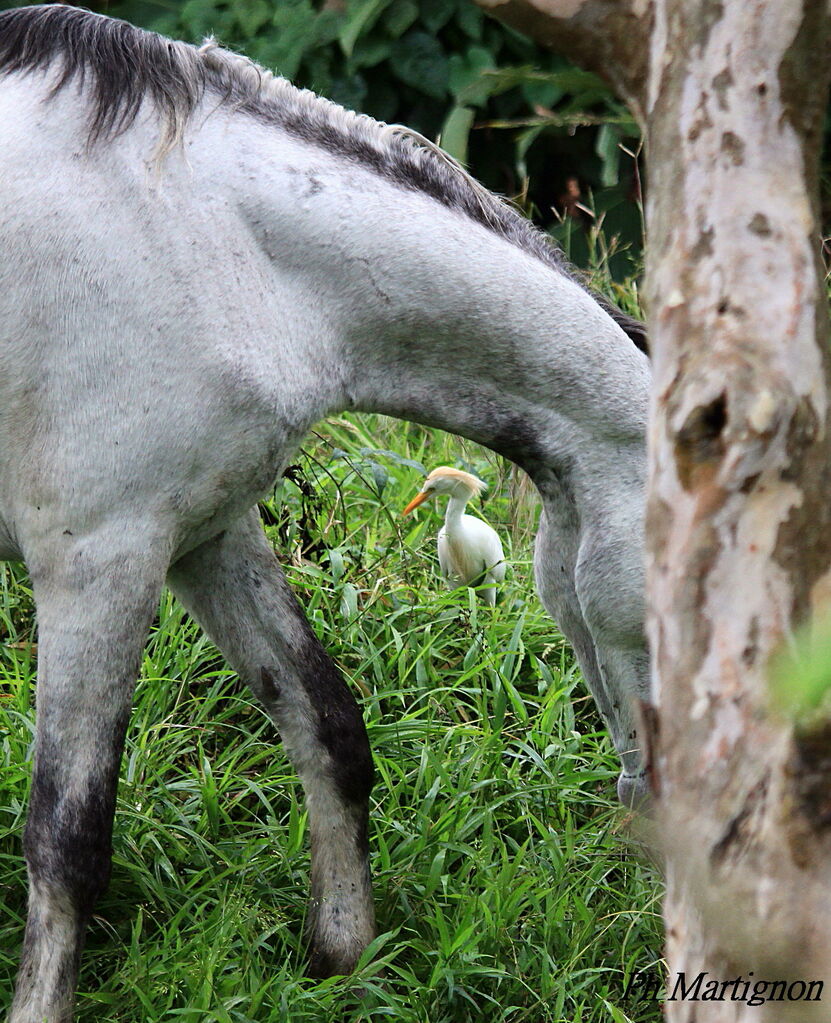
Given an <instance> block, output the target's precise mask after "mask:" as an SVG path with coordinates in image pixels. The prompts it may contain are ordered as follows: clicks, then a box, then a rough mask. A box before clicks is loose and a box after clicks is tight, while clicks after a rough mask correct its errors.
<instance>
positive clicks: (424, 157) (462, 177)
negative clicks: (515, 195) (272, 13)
mask: <svg viewBox="0 0 831 1023" xmlns="http://www.w3.org/2000/svg"><path fill="white" fill-rule="evenodd" d="M55 62H58V64H59V67H60V74H59V75H58V77H57V78H56V80H55V83H54V85H53V87H52V95H55V94H56V93H57V92H59V91H60V90H61V89H63V88H64V86H66V85H68V84H69V83H70V82H72V81H73V80H75V79H78V81H79V82H80V84H81V87H82V88H84V89H85V90H86V91H88V92H89V94H90V97H91V104H90V117H89V135H88V141H89V143H90V145H93V144H95V143H96V142H98V141H99V140H106V139H109V138H113V137H115V136H117V135H119V134H121V133H122V132H124V131H126V130H127V129H128V128H129V127H130V126H131V124H132V123H133V121H134V120H135V119H136V117H137V116H138V113H139V109H140V108H141V105H142V102H143V101H144V100H145V99H148V98H149V99H150V100H151V101H152V103H153V104H154V105H155V107H156V109H157V110H158V112H159V116H160V119H161V132H162V134H161V138H160V141H159V149H158V152H159V153H160V154H163V153H166V152H168V151H169V150H171V149H172V148H173V147H174V146H176V145H177V144H178V142H179V141H180V140H181V138H182V136H183V133H184V130H185V127H186V125H187V123H188V120H189V119H190V116H191V114H192V113H193V111H194V109H195V108H196V106H197V105H198V103H199V102H200V100H201V99H202V98H203V96H204V95H205V93H206V92H210V93H212V94H215V95H216V96H218V97H219V98H220V100H221V101H222V102H226V103H230V104H232V105H233V106H234V107H235V108H236V109H238V110H240V111H242V112H244V113H246V114H248V115H250V116H253V117H255V118H257V119H258V120H260V121H264V122H266V123H268V124H273V125H275V126H278V127H280V128H282V129H283V130H285V131H287V132H289V133H291V134H292V135H294V136H296V137H298V138H301V139H303V140H305V141H307V142H310V143H312V144H314V145H319V146H321V147H323V148H325V149H327V150H329V151H330V152H336V153H338V154H340V155H342V156H344V157H346V158H347V159H352V160H357V161H359V162H360V163H362V164H364V165H369V166H370V167H372V168H373V169H374V170H376V171H377V172H378V173H379V174H381V175H383V176H384V177H386V178H388V179H390V180H392V181H394V182H396V183H397V184H399V185H402V186H404V187H406V188H411V189H417V190H419V191H422V192H425V193H427V194H428V195H430V196H432V197H433V198H435V199H437V200H438V201H439V202H441V203H442V204H443V205H445V206H448V207H450V208H451V209H456V210H460V211H462V212H463V213H465V214H467V215H468V216H469V217H471V218H472V219H473V220H475V221H477V222H479V223H480V224H483V225H485V226H486V227H488V228H489V229H490V230H492V231H494V232H495V233H497V234H499V235H501V236H502V237H504V238H505V239H506V240H507V241H509V242H511V243H512V244H514V245H516V246H517V247H519V248H521V249H523V250H524V251H526V252H529V253H530V254H531V255H533V256H535V257H536V258H537V259H540V260H541V261H542V262H544V263H546V264H548V265H549V266H550V267H552V269H554V270H557V271H558V272H559V273H563V274H565V275H567V276H569V277H571V278H572V279H574V280H576V281H577V282H578V283H579V284H581V285H583V286H584V287H586V285H585V282H584V281H582V280H581V279H580V276H579V274H577V272H576V271H575V270H574V269H573V268H572V267H570V266H569V264H568V262H567V261H566V259H565V257H564V255H563V253H562V252H561V251H560V249H558V248H557V247H556V246H555V245H554V244H553V243H552V242H551V241H550V239H549V238H548V236H547V235H545V234H544V233H543V232H541V231H539V230H538V229H537V228H535V227H534V226H533V224H531V223H530V221H528V220H527V219H525V217H523V216H522V215H521V214H519V213H518V212H517V211H516V210H515V209H514V208H513V207H511V206H510V205H508V204H507V203H506V202H503V201H502V200H500V199H499V198H497V197H496V196H495V195H493V194H492V193H491V192H489V191H488V190H487V189H486V188H484V187H483V186H482V185H480V184H479V182H477V181H476V180H475V179H474V178H472V177H471V176H470V175H469V174H468V173H467V172H466V171H465V170H464V168H462V167H461V166H460V165H459V164H458V163H456V161H455V160H453V159H452V158H451V157H449V156H448V155H447V154H446V153H444V152H443V151H442V150H441V149H440V148H439V147H438V146H436V145H434V144H433V143H432V142H430V141H428V140H427V139H425V138H424V137H423V136H421V135H419V134H418V133H417V132H414V131H411V130H410V129H407V128H402V127H400V126H397V125H387V124H382V123H380V122H378V121H375V120H373V118H371V117H368V116H367V115H365V114H356V113H352V112H351V111H348V110H345V109H343V107H340V106H338V105H337V104H336V103H332V102H330V101H329V100H326V99H322V98H321V97H319V96H316V95H315V94H314V93H312V92H309V91H308V90H305V89H296V88H295V87H294V86H293V85H291V84H290V83H289V82H287V81H286V80H285V79H284V78H279V77H276V76H274V75H272V74H271V72H270V71H266V70H264V69H263V68H261V67H259V66H258V65H257V64H255V63H254V62H253V61H251V60H249V59H248V58H246V57H242V56H240V55H238V54H235V53H232V52H231V51H229V50H224V49H222V48H220V47H219V46H217V45H216V43H215V42H214V41H213V40H207V41H206V42H205V44H204V45H203V46H201V47H199V48H197V47H194V46H191V45H189V44H187V43H181V42H174V41H172V40H170V39H166V38H165V37H164V36H160V35H157V34H156V33H155V32H146V31H144V30H143V29H139V28H135V27H134V26H132V25H130V24H128V23H127V22H125V21H118V20H116V19H113V18H108V17H105V16H104V15H100V14H93V13H91V12H90V11H86V10H83V9H81V8H77V7H69V6H66V5H63V4H49V5H44V6H39V7H22V8H17V9H14V10H8V11H4V12H2V13H0V74H10V73H12V72H27V71H36V70H43V71H46V70H48V69H49V68H51V67H52V65H53V63H55ZM586 290H589V289H588V288H587V287H586ZM591 294H592V297H593V298H594V299H595V300H596V301H597V302H598V303H599V304H600V305H601V306H602V307H603V309H605V310H606V312H607V313H609V315H610V316H611V317H612V318H613V319H614V320H615V321H616V322H617V323H618V324H619V325H620V326H621V327H622V328H623V330H624V331H625V332H626V333H627V334H628V335H629V337H630V338H631V339H632V341H633V342H634V343H635V344H636V345H637V346H638V347H639V348H640V349H641V350H642V351H647V342H646V332H645V329H644V326H643V324H642V323H640V322H639V321H638V320H636V319H634V318H633V317H631V316H628V315H627V314H626V313H623V312H621V311H620V310H619V309H617V308H616V307H615V306H614V305H612V303H610V302H609V301H607V300H606V299H605V298H604V297H603V296H602V295H598V294H597V293H595V292H593V291H592V292H591Z"/></svg>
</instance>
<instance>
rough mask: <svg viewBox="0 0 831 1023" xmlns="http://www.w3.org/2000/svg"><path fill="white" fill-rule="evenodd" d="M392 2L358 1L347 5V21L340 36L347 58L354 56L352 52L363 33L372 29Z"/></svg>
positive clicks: (384, 0)
mask: <svg viewBox="0 0 831 1023" xmlns="http://www.w3.org/2000/svg"><path fill="white" fill-rule="evenodd" d="M391 2H392V0H357V2H356V0H352V2H351V3H348V4H347V7H346V21H345V22H344V25H343V28H342V29H341V31H340V35H339V36H338V39H339V41H340V45H341V49H342V50H343V52H344V53H345V54H346V56H347V57H349V56H351V55H352V50H353V49H354V47H355V43H356V42H357V41H358V37H359V36H360V35H361V33H362V32H363V31H364V30H365V29H369V28H371V27H372V25H373V24H374V23H375V21H376V20H377V18H378V16H379V15H380V14H381V13H382V12H383V11H384V10H385V8H387V7H388V6H389V5H390V3H391Z"/></svg>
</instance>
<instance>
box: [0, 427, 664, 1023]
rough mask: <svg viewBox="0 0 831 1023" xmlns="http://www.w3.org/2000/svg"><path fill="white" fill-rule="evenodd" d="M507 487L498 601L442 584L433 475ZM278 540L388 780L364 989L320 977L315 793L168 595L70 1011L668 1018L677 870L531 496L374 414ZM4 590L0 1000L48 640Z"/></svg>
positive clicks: (289, 510)
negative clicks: (42, 647)
mask: <svg viewBox="0 0 831 1023" xmlns="http://www.w3.org/2000/svg"><path fill="white" fill-rule="evenodd" d="M443 463H446V464H455V465H458V466H460V467H463V468H469V469H472V470H473V471H474V472H477V473H478V474H479V475H481V476H482V477H483V478H484V479H485V480H487V481H488V482H489V483H490V484H491V491H490V496H489V498H488V499H487V501H486V504H485V507H484V509H483V512H484V514H485V516H486V517H487V518H488V519H489V521H491V523H492V524H494V525H495V526H496V527H497V528H498V529H499V530H500V531H501V533H502V534H503V536H504V537H505V538H506V540H507V541H510V543H511V546H512V554H511V556H510V560H511V562H512V565H513V569H512V572H511V573H510V575H509V578H508V581H507V582H506V584H505V587H504V593H503V599H502V601H501V603H500V604H499V605H498V606H497V608H496V609H495V610H493V611H491V610H490V609H488V608H487V607H485V606H484V605H482V604H481V603H478V602H477V600H476V599H475V598H474V596H473V594H472V593H471V592H469V591H466V590H462V591H456V592H453V593H447V592H445V591H444V589H443V588H442V586H441V584H440V582H439V580H438V578H437V573H436V563H435V562H436V559H435V534H436V532H437V530H438V526H439V524H440V519H439V515H438V510H437V509H432V508H431V506H430V505H427V506H426V510H420V511H419V512H418V513H417V514H416V515H415V516H414V517H413V519H412V520H411V519H406V520H402V519H400V518H399V517H398V515H397V513H398V511H399V510H400V509H401V508H402V507H403V506H404V504H406V502H407V500H408V499H409V498H410V497H411V496H412V495H413V494H415V492H416V491H417V489H418V488H419V487H420V484H421V477H422V472H421V467H422V466H423V467H424V468H426V469H430V468H433V467H434V466H436V465H439V464H443ZM293 477H294V478H293V481H292V480H287V481H285V482H284V483H283V484H282V487H281V489H280V491H279V492H278V493H277V494H276V495H275V498H274V500H273V501H271V502H269V503H268V507H267V509H266V513H265V514H266V520H267V522H268V523H269V524H268V530H269V532H270V534H271V535H272V538H273V540H274V542H275V545H276V546H277V549H278V552H279V553H280V556H281V558H283V559H284V561H285V563H286V566H287V570H288V572H289V575H290V578H291V580H292V582H293V584H294V585H295V587H296V589H297V591H298V594H299V595H300V597H301V600H302V602H303V603H304V605H305V606H306V608H307V610H308V613H309V616H310V618H311V620H312V622H313V624H314V627H315V629H316V630H317V632H318V634H319V635H320V637H321V638H322V640H323V642H324V643H325V645H326V646H327V648H328V649H329V651H330V652H331V653H332V655H333V656H334V657H335V659H336V661H337V662H338V664H339V665H340V666H341V668H342V669H343V670H344V672H345V673H346V675H347V677H348V678H349V679H350V680H351V681H352V683H353V686H354V690H355V693H356V695H357V696H358V698H359V700H360V701H361V703H362V705H363V710H364V715H365V719H366V721H367V725H368V728H369V734H370V740H371V743H372V746H373V749H374V753H375V763H376V768H377V776H378V781H377V785H376V789H375V793H374V800H373V807H372V823H371V831H370V840H371V848H372V867H373V875H374V883H375V898H376V905H377V912H378V920H379V927H380V930H381V931H382V934H381V936H380V938H379V939H378V941H377V942H376V944H375V946H374V948H373V953H374V959H372V960H371V961H370V957H367V964H366V965H365V967H364V968H363V969H362V970H360V971H359V973H358V974H357V975H356V976H355V977H354V978H348V979H337V978H336V979H333V980H331V981H326V982H323V983H316V982H313V981H311V980H308V979H306V978H305V977H304V976H303V963H304V959H303V947H302V941H301V934H302V924H303V916H304V900H305V895H306V890H307V878H308V866H309V864H308V852H307V842H306V835H305V830H306V818H305V814H304V811H303V802H302V794H301V791H300V788H299V784H298V782H297V779H296V778H295V776H294V774H293V772H292V770H291V768H290V766H289V764H288V762H287V761H286V758H285V757H284V755H283V753H282V750H281V748H280V746H279V744H278V742H277V741H276V737H275V733H274V729H273V728H272V726H271V724H270V723H269V721H268V720H267V719H266V718H265V716H264V715H263V713H262V712H261V711H260V709H259V707H258V706H257V705H256V704H255V703H254V702H253V700H252V699H251V698H250V696H249V695H248V693H247V692H246V691H243V689H242V688H241V686H240V685H239V683H238V681H237V680H236V678H235V677H234V676H233V675H232V674H231V672H230V671H229V670H228V669H227V667H226V666H225V664H224V662H223V661H222V659H221V658H220V657H219V655H218V654H217V652H216V650H215V649H214V648H213V647H212V646H211V645H210V644H209V643H208V642H207V640H205V639H204V637H203V636H202V635H201V633H200V632H199V631H198V629H197V628H196V627H195V626H194V624H193V623H192V622H191V621H190V620H189V619H188V618H187V616H186V615H185V614H184V613H183V612H182V610H181V609H180V608H179V607H178V605H177V604H175V602H174V601H173V600H172V598H170V597H169V596H168V595H167V594H166V595H165V596H164V597H163V599H162V602H161V606H160V610H159V617H158V620H157V622H156V623H155V625H154V628H153V632H152V635H151V637H150V641H149V643H148V646H147V650H146V654H145V658H144V665H143V671H142V677H141V681H140V684H139V687H138V690H137V693H136V699H135V712H134V715H133V719H132V722H131V725H130V731H129V735H128V740H127V749H126V754H125V757H124V763H123V769H122V780H121V786H120V789H119V799H118V813H117V816H116V824H115V835H114V846H115V861H114V871H113V880H112V883H111V886H110V889H109V892H108V893H107V895H106V896H105V897H104V898H103V900H102V901H101V903H100V904H99V907H98V911H97V914H96V916H95V918H94V921H93V923H92V926H91V929H90V935H89V940H88V946H87V951H86V954H85V958H84V965H83V971H82V976H81V985H80V987H81V993H80V997H79V1007H78V1020H79V1021H81V1023H92V1021H96V1023H100V1021H119V1023H128V1021H129V1023H139V1021H142V1023H152V1021H157V1020H183V1021H184V1020H192V1021H194V1023H196V1021H200V1023H210V1021H221V1023H229V1021H234V1023H237V1021H240V1023H242V1021H257V1023H269V1021H274V1023H276V1021H291V1023H302V1021H312V1020H314V1021H321V1020H380V1019H394V1020H400V1021H404V1023H409V1021H412V1023H445V1021H447V1023H464V1021H467V1020H471V1021H472V1020H476V1021H501V1020H505V1021H511V1023H520V1021H528V1023H589V1021H591V1023H595V1021H597V1023H599V1021H607V1020H608V1021H613V1023H622V1021H625V1020H632V1021H635V1023H657V1021H658V1020H659V1019H660V1018H661V1013H660V1006H659V1004H658V1003H657V1002H656V1001H654V1000H648V999H647V1000H641V1001H638V1000H637V999H636V998H635V997H634V996H633V995H632V994H628V995H627V994H626V988H627V985H628V984H629V983H630V982H631V981H632V979H633V978H635V977H637V976H638V975H639V974H643V973H644V972H645V973H647V974H648V973H657V970H658V966H657V965H656V963H657V962H658V957H659V954H660V947H661V935H660V920H659V909H660V906H659V899H660V880H659V878H658V877H657V876H656V874H655V872H654V870H653V869H652V868H651V867H649V865H648V864H647V863H646V862H645V861H644V860H643V859H642V858H640V857H639V855H638V852H637V850H636V848H635V847H634V846H633V844H632V842H630V841H628V840H627V837H626V818H625V815H624V814H623V812H622V811H621V810H620V809H619V808H618V807H616V806H615V804H614V802H613V797H614V782H615V777H616V774H617V763H616V758H615V757H614V755H613V753H612V751H611V748H610V744H609V741H608V739H607V737H606V735H605V733H604V732H603V730H602V727H601V724H600V721H599V719H598V716H597V713H596V711H595V709H594V705H593V704H592V702H591V700H590V699H589V697H588V696H587V693H586V690H585V688H584V685H583V683H582V680H581V679H580V676H579V673H578V671H577V670H576V668H575V665H574V661H573V658H572V654H571V652H570V650H569V649H568V647H567V645H566V644H565V642H564V641H563V639H562V637H561V636H560V635H559V633H558V632H557V630H556V628H555V627H554V625H553V624H552V622H551V621H550V619H548V618H547V616H546V615H545V613H544V612H543V611H542V610H541V608H540V606H539V604H538V602H537V599H536V596H535V595H534V593H533V583H532V573H531V566H530V540H531V536H532V534H533V526H534V521H533V520H534V515H535V502H534V500H533V497H532V496H531V495H530V494H529V493H528V492H527V486H525V485H523V484H522V483H521V482H520V481H519V480H518V479H517V478H515V477H514V476H513V474H512V471H511V470H510V468H509V467H507V466H506V464H505V463H501V462H498V461H497V460H495V459H494V458H493V457H492V456H486V455H485V453H484V452H482V451H481V449H477V448H475V447H474V446H472V445H463V444H462V442H460V441H458V440H455V439H451V438H447V437H444V436H442V435H437V434H436V433H435V432H434V431H426V430H422V429H420V428H418V427H413V426H410V425H407V424H401V423H395V424H393V423H391V422H390V421H384V420H381V419H380V418H377V417H366V418H363V419H357V418H356V419H350V420H348V419H342V420H335V421H329V422H327V423H324V424H321V425H320V427H319V428H318V431H317V432H316V433H315V434H314V435H313V436H312V437H310V438H309V440H308V443H307V445H306V447H305V449H304V455H303V457H302V458H300V459H299V468H298V470H297V471H296V472H295V473H293ZM4 571H5V576H4V578H3V581H2V591H0V629H1V630H2V633H3V635H2V639H3V641H4V643H3V646H2V648H0V692H2V694H3V697H4V698H2V699H0V1006H5V1005H6V1004H7V1003H8V1001H9V999H10V992H11V985H12V978H13V973H14V969H15V964H16V959H17V956H18V953H19V945H20V941H21V938H22V934H23V920H24V912H25V868H24V865H23V862H22V858H21V848H20V836H21V831H22V827H23V821H24V808H25V801H26V791H27V785H28V775H29V770H30V761H29V758H30V743H31V737H32V729H33V708H32V694H33V685H34V668H35V660H36V648H33V647H32V645H31V641H32V639H33V638H34V634H33V628H34V626H33V616H32V609H31V601H30V595H29V593H28V589H27V581H26V577H25V574H24V572H23V570H22V569H21V568H19V567H18V566H12V567H7V568H6V569H5V570H4Z"/></svg>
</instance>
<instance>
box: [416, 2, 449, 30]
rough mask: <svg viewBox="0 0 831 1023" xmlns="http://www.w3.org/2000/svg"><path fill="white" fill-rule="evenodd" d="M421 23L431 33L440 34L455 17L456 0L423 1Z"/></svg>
mask: <svg viewBox="0 0 831 1023" xmlns="http://www.w3.org/2000/svg"><path fill="white" fill-rule="evenodd" d="M420 7H421V11H420V13H421V22H422V24H423V25H424V26H425V28H428V29H429V30H430V31H431V32H438V30H439V29H440V28H443V27H444V25H446V24H447V22H448V21H450V19H451V18H452V17H453V14H454V12H455V10H456V0H421V4H420Z"/></svg>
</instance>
